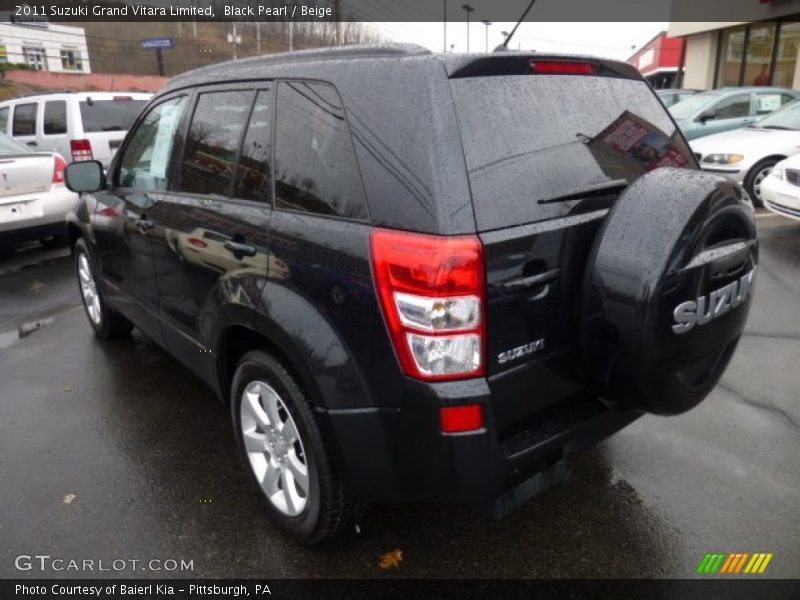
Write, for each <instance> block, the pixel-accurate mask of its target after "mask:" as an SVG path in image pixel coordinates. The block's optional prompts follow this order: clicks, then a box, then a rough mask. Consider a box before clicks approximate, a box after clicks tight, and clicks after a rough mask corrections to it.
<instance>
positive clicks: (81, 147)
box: [69, 140, 94, 162]
mask: <svg viewBox="0 0 800 600" xmlns="http://www.w3.org/2000/svg"><path fill="white" fill-rule="evenodd" d="M69 146H70V149H71V150H72V162H80V161H82V160H92V158H94V156H93V155H92V144H91V142H90V141H89V140H72V141H71V142H70V143H69Z"/></svg>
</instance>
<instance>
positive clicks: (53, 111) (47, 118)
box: [44, 100, 67, 135]
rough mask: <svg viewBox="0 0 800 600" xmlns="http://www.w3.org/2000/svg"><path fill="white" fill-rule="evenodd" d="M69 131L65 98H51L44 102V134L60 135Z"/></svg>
mask: <svg viewBox="0 0 800 600" xmlns="http://www.w3.org/2000/svg"><path fill="white" fill-rule="evenodd" d="M63 133H67V103H66V102H64V101H63V100H50V101H48V102H45V103H44V134H45V135H59V134H63Z"/></svg>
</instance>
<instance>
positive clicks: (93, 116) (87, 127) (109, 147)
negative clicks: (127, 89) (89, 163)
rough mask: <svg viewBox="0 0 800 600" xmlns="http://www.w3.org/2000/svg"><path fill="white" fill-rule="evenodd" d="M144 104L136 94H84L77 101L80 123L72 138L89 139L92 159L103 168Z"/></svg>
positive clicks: (143, 100) (109, 160) (109, 161)
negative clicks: (101, 164)
mask: <svg viewBox="0 0 800 600" xmlns="http://www.w3.org/2000/svg"><path fill="white" fill-rule="evenodd" d="M146 105H147V100H146V99H145V98H142V97H141V96H140V95H137V96H133V95H131V94H125V93H120V94H118V95H109V94H103V95H101V96H94V97H93V96H92V95H91V94H87V95H86V96H84V97H82V98H81V99H80V100H79V101H78V110H79V114H80V122H79V123H77V124H76V125H77V126H76V128H75V137H76V138H77V139H86V140H89V143H90V145H91V149H92V155H93V157H94V159H95V160H99V161H100V162H101V163H103V165H104V166H106V167H107V166H108V165H109V164H110V163H111V159H112V158H113V157H114V154H116V152H117V150H118V149H119V147H120V145H121V144H122V140H123V139H125V134H126V133H127V132H128V129H130V127H131V125H132V124H133V122H134V121H135V120H136V117H138V116H139V113H141V112H142V109H143V108H144V107H145V106H146Z"/></svg>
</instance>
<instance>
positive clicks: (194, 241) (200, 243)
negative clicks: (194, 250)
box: [186, 237, 208, 248]
mask: <svg viewBox="0 0 800 600" xmlns="http://www.w3.org/2000/svg"><path fill="white" fill-rule="evenodd" d="M186 241H187V242H189V243H190V244H191V245H192V246H197V247H198V248H207V247H208V244H206V242H205V241H204V240H201V239H200V238H194V237H190V238H188V239H187V240H186Z"/></svg>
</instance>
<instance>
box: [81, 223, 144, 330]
mask: <svg viewBox="0 0 800 600" xmlns="http://www.w3.org/2000/svg"><path fill="white" fill-rule="evenodd" d="M72 256H73V259H74V263H75V275H76V277H77V279H78V291H79V292H80V294H81V302H82V303H83V309H84V311H85V312H86V317H87V319H88V321H89V324H90V325H91V326H92V329H94V332H95V334H97V336H98V337H101V338H103V339H119V338H124V337H127V336H129V335H130V333H131V330H132V329H133V323H131V322H130V321H129V320H128V319H127V318H125V317H124V316H122V315H121V314H120V313H118V312H117V311H115V310H114V309H112V308H111V307H110V306H108V304H107V303H106V301H105V300H104V299H103V295H102V292H101V291H100V289H99V287H97V286H95V293H96V294H97V296H98V300H99V309H100V311H99V318H98V319H95V318H93V317H92V314H91V313H90V311H89V306H88V304H87V299H86V296H85V295H84V293H83V291H82V289H81V276H80V272H79V271H80V267H79V265H80V263H81V257H82V256H85V257H86V262H87V264H88V266H89V269H90V270H91V274H92V277H93V280H94V281H95V282H96V281H97V278H96V275H95V273H96V272H95V268H94V263H93V262H92V255H91V254H90V253H89V250H88V248H87V246H86V242H85V241H84V240H83V239H82V238H81V239H78V241H77V242H75V247H74V248H73V251H72Z"/></svg>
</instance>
